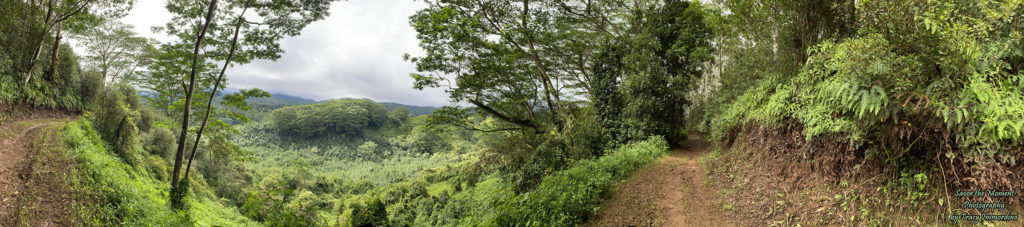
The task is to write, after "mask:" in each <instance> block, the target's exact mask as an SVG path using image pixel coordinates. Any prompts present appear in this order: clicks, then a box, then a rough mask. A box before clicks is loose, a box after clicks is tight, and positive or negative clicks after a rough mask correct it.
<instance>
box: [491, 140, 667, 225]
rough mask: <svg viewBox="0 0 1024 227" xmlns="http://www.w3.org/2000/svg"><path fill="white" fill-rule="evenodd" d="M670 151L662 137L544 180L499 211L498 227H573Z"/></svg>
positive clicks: (505, 202)
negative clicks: (626, 181)
mask: <svg viewBox="0 0 1024 227" xmlns="http://www.w3.org/2000/svg"><path fill="white" fill-rule="evenodd" d="M667 151H668V142H666V140H665V139H664V138H663V137H661V136H653V137H650V138H649V139H647V140H644V141H639V142H633V143H630V144H627V145H624V146H621V147H619V148H616V149H615V150H613V151H611V152H610V154H608V155H605V156H602V157H600V158H598V159H595V160H583V161H580V162H579V163H576V164H575V165H573V166H572V167H570V168H569V169H566V170H563V171H559V172H557V173H555V174H552V175H548V176H546V177H544V179H543V181H542V182H541V183H540V185H539V186H537V187H536V188H535V189H533V190H531V191H529V192H526V193H522V194H518V195H513V194H512V193H508V195H510V196H508V197H506V198H504V199H503V200H501V201H498V203H499V204H500V205H499V206H497V207H496V212H497V215H495V216H494V217H495V218H494V220H492V221H493V223H492V224H494V225H496V226H523V225H525V226H538V225H551V226H573V225H580V224H583V223H584V222H586V220H587V218H589V217H591V216H593V215H594V214H596V213H597V210H598V209H599V208H600V207H599V205H600V204H601V202H602V201H603V200H604V199H606V198H608V196H610V194H611V192H612V188H613V186H614V185H616V184H617V183H619V182H621V181H622V180H624V179H625V178H626V177H628V176H629V175H630V174H631V173H633V172H634V171H636V170H638V169H640V168H642V167H644V166H647V165H648V164H651V163H652V162H654V161H655V160H657V159H658V158H659V157H661V156H662V155H664V154H666V153H667Z"/></svg>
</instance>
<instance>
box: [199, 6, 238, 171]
mask: <svg viewBox="0 0 1024 227" xmlns="http://www.w3.org/2000/svg"><path fill="white" fill-rule="evenodd" d="M248 10H249V5H246V7H245V8H243V9H242V14H239V15H238V22H235V34H234V36H232V37H231V49H230V50H229V51H228V57H227V58H226V59H224V67H222V68H221V69H220V75H218V76H217V81H216V82H214V84H213V91H210V99H209V100H207V101H206V114H205V115H204V116H203V123H202V124H200V125H199V131H198V132H196V142H195V143H192V154H190V155H189V156H188V165H187V166H185V178H188V174H189V172H190V171H191V170H192V160H194V159H195V157H196V149H197V148H199V139H201V138H203V130H206V121H208V120H210V109H212V108H213V98H214V97H216V96H217V88H218V87H220V82H221V81H223V80H224V72H226V71H227V70H228V66H229V65H231V58H232V57H234V56H235V48H236V47H237V46H238V32H239V31H240V30H242V23H243V22H245V18H244V16H245V12H246V11H248Z"/></svg>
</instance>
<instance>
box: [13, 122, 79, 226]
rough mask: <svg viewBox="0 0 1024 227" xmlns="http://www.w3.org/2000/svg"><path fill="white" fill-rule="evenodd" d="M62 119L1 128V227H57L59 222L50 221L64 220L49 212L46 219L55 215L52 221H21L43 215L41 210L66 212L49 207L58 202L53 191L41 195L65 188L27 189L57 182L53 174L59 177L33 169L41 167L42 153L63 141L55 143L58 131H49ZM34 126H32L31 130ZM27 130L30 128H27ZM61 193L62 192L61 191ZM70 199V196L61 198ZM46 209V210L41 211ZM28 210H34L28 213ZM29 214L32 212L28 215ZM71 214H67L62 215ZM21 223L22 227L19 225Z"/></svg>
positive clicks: (43, 218) (54, 186)
mask: <svg viewBox="0 0 1024 227" xmlns="http://www.w3.org/2000/svg"><path fill="white" fill-rule="evenodd" d="M60 121H61V119H36V120H32V121H27V122H31V123H30V124H27V125H26V124H20V125H19V124H15V123H11V124H6V125H4V127H2V128H0V131H2V132H0V139H2V141H0V226H14V225H26V224H27V225H31V226H54V225H55V223H59V222H55V221H52V220H50V219H55V218H57V217H52V216H64V215H62V214H56V215H52V214H49V213H48V212H42V213H46V215H52V216H50V217H41V220H43V222H39V223H32V222H24V221H22V220H19V219H20V218H19V217H22V216H26V215H29V216H36V215H39V214H41V213H40V212H39V211H40V209H46V210H62V211H63V210H66V209H63V208H60V207H52V206H60V205H61V204H59V203H47V202H48V201H49V200H54V199H56V198H53V197H54V196H53V195H52V194H54V193H53V192H52V191H41V190H42V189H54V188H63V187H65V186H64V185H50V186H36V185H34V186H33V187H34V188H32V189H33V190H29V189H30V188H29V187H28V186H27V184H28V183H29V182H34V184H41V183H53V182H51V181H49V180H50V179H49V178H53V176H52V175H53V174H57V173H41V172H39V171H40V170H36V169H33V167H34V166H39V164H37V163H35V162H37V160H36V159H37V158H38V156H39V152H40V149H46V148H52V146H54V143H56V142H57V141H59V140H56V141H54V140H55V138H56V137H55V136H57V135H56V134H57V133H56V129H55V128H52V127H48V126H50V125H53V124H57V123H60ZM28 125H30V126H28ZM26 126H27V127H26ZM41 136H47V137H46V138H43V139H46V140H47V141H46V142H45V143H42V144H35V143H34V142H38V141H37V140H36V139H37V138H41ZM38 161H42V160H38ZM35 177H42V178H43V179H35ZM58 191H60V190H58ZM65 194H66V193H65ZM58 197H66V196H58ZM40 205H42V206H43V207H39V206H40ZM26 208H31V209H27V210H25V209H26ZM26 212H28V213H27V214H26ZM61 213H67V212H61ZM19 223H20V224H19Z"/></svg>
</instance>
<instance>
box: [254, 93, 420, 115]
mask: <svg viewBox="0 0 1024 227" xmlns="http://www.w3.org/2000/svg"><path fill="white" fill-rule="evenodd" d="M340 99H356V98H340ZM362 99H365V100H369V101H371V102H374V103H378V104H381V105H384V106H385V107H387V109H388V111H391V110H393V109H395V108H397V107H402V108H406V109H408V110H409V114H410V115H411V116H412V117H415V116H419V115H427V114H430V113H433V112H434V110H437V109H439V107H433V106H414V105H406V104H401V103H396V102H378V101H376V100H373V99H368V98H362ZM330 100H335V99H328V100H323V101H316V100H312V99H308V98H303V97H298V96H292V95H287V94H281V93H271V95H270V97H266V98H253V99H250V100H249V105H250V106H252V107H253V108H257V107H259V108H262V109H265V110H274V109H277V108H281V107H286V106H294V105H307V104H316V103H322V102H326V101H330Z"/></svg>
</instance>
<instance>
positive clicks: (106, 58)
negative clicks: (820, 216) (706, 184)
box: [0, 0, 1024, 226]
mask: <svg viewBox="0 0 1024 227" xmlns="http://www.w3.org/2000/svg"><path fill="white" fill-rule="evenodd" d="M2 1H3V2H2V3H0V4H2V5H0V110H2V113H0V122H2V123H3V124H6V125H8V126H10V125H14V123H12V122H15V121H18V120H20V119H21V117H19V115H18V114H17V113H16V112H17V111H38V110H41V109H48V110H58V111H62V112H66V113H68V114H70V115H72V117H70V118H71V119H69V120H68V123H66V125H65V126H63V127H60V129H59V138H60V140H59V141H60V146H61V148H62V149H61V150H62V151H64V152H63V155H64V156H66V157H67V158H68V159H69V160H72V161H73V163H74V165H72V166H73V167H71V172H70V173H68V174H67V176H66V177H65V178H63V179H64V180H65V181H66V183H67V184H66V185H67V187H68V188H70V189H69V190H71V191H73V192H74V193H75V194H76V195H77V196H76V197H75V198H74V201H78V202H76V203H75V204H78V205H75V206H74V207H73V209H75V212H74V215H75V218H74V220H77V222H79V223H82V224H83V225H90V226H92V225H96V226H109V225H114V226H140V225H141V226H151V225H157V226H164V225H168V226H182V225H197V226H254V225H269V226H573V225H584V224H587V223H588V221H591V220H592V218H593V217H594V216H595V215H596V214H597V213H598V211H599V210H600V208H601V206H602V202H604V201H605V200H607V199H608V198H609V197H610V196H611V195H612V194H614V193H615V191H616V188H617V185H618V184H620V183H622V182H623V181H624V180H625V179H627V178H628V177H629V176H630V175H631V174H632V173H634V172H636V171H637V170H640V169H642V168H644V167H645V166H648V165H650V164H652V163H655V161H657V160H658V159H659V158H660V157H662V156H663V155H665V154H667V153H668V151H669V149H670V147H677V146H679V145H680V144H684V143H686V142H687V139H688V138H687V135H690V134H693V133H699V134H705V135H708V136H707V137H708V138H709V140H710V141H711V142H712V143H714V144H715V149H716V152H715V153H714V154H713V155H711V156H709V157H705V158H704V159H708V160H711V161H708V162H711V163H714V162H715V161H714V160H716V159H717V160H719V162H722V160H743V159H741V158H742V157H758V156H757V155H758V154H759V152H760V153H766V152H764V150H770V149H782V150H783V151H781V152H779V153H771V154H773V155H775V154H778V155H779V156H801V157H803V158H802V159H799V160H800V161H799V162H803V164H807V165H802V164H801V163H782V164H777V165H779V166H780V168H782V167H793V166H811V167H808V168H807V170H806V171H809V172H812V173H814V174H813V175H815V176H819V175H820V176H824V178H823V179H825V181H824V182H826V183H827V184H828V185H830V186H831V185H836V186H838V185H850V184H851V183H849V182H848V181H850V182H854V180H855V179H856V180H862V179H861V178H860V176H859V175H856V174H855V173H860V172H857V171H861V170H860V168H861V167H862V166H870V168H871V169H874V170H878V171H877V172H873V173H876V175H877V176H876V175H870V176H869V177H866V178H870V179H869V180H866V181H864V182H867V183H864V184H866V185H870V186H872V187H874V186H877V189H875V188H872V190H876V191H883V190H884V192H886V193H888V192H890V191H891V192H892V193H889V194H878V195H877V196H883V197H879V198H884V199H882V200H881V201H885V203H884V204H878V205H877V206H870V205H864V206H861V207H859V208H860V210H857V209H852V210H846V211H844V212H849V213H855V214H854V216H856V218H849V217H847V218H843V216H840V217H838V218H835V220H828V221H825V222H819V223H818V224H826V225H829V224H844V223H845V224H846V225H869V224H876V225H893V224H895V225H900V224H902V223H905V222H899V221H896V220H894V218H892V216H887V215H897V214H900V213H899V212H896V211H893V212H892V213H885V211H875V210H871V209H879V210H883V209H886V207H893V206H895V205H894V204H895V203H898V204H903V205H905V204H913V205H912V206H910V207H918V206H921V207H938V208H941V209H942V210H944V212H947V213H942V214H940V215H949V214H950V213H956V212H969V211H963V210H960V209H958V207H955V206H951V205H950V204H951V203H953V201H954V200H953V199H954V198H953V197H952V196H951V195H950V192H951V191H952V190H956V189H968V188H969V189H976V188H985V189H1002V190H1016V191H1020V190H1021V189H1024V183H1022V182H1024V168H1022V167H1021V163H1019V162H1018V161H1022V160H1024V151H1022V149H1024V74H1022V72H1021V69H1022V68H1024V34H1022V33H1021V32H1022V30H1024V21H1022V17H1024V2H1021V1H1014V0H1010V1H967V0H955V1H932V0H901V1H878V0H863V1H852V0H842V1H815V0H711V1H694V2H689V1H682V0H642V1H624V0H608V1H590V0H536V1H530V0H522V1H511V0H482V1H474V0H438V1H434V0H427V1H425V2H426V5H427V6H426V8H423V9H421V10H419V11H418V12H417V13H415V14H414V15H411V16H410V17H409V18H408V19H409V22H410V24H411V25H412V27H413V28H414V29H415V31H416V38H417V40H418V42H419V47H420V48H422V49H423V50H424V51H423V52H422V53H421V54H406V55H405V56H395V57H396V58H398V57H403V58H404V59H405V60H406V61H408V62H410V63H413V64H415V69H416V72H413V73H411V75H410V77H411V78H410V80H412V81H413V83H414V87H413V89H421V90H422V89H426V88H440V89H443V90H444V92H445V93H446V94H447V95H448V97H449V101H450V102H451V103H452V105H450V106H444V107H420V106H409V105H402V104H397V103H379V102H375V101H373V100H368V99H350V98H339V99H333V100H326V101H314V100H309V99H304V98H299V97H291V96H286V95H273V96H272V95H271V94H270V93H269V92H266V91H263V90H260V89H241V90H232V91H225V89H226V88H227V84H228V76H229V75H226V74H228V73H226V70H227V69H228V68H230V67H233V66H237V65H242V64H250V63H253V62H254V61H256V60H276V59H279V58H281V54H282V53H283V51H284V50H283V49H282V47H281V45H280V42H281V40H282V39H284V38H286V37H290V36H297V35H299V34H301V32H302V29H303V28H305V27H306V26H307V25H309V24H310V23H312V22H315V21H318V20H322V19H324V18H325V17H328V16H330V15H329V13H328V12H329V8H330V7H331V6H332V5H331V3H332V2H335V1H332V0H301V1H285V0H210V1H207V0H168V1H166V9H167V10H168V11H169V12H170V13H171V15H172V19H171V20H170V21H168V22H167V23H166V24H165V25H163V26H160V27H158V28H156V29H155V30H156V31H158V32H160V33H163V34H166V35H168V36H170V37H172V41H168V42H159V41H156V40H153V39H148V38H145V37H142V36H141V35H139V34H136V33H134V32H133V31H132V28H131V25H128V24H125V23H124V22H121V21H120V18H122V17H124V16H125V15H126V13H127V12H128V11H130V10H131V9H132V6H133V4H135V1H134V0H2ZM67 39H73V40H75V44H76V47H74V48H73V47H72V46H71V45H69V44H68V42H67ZM758 130H761V131H758ZM755 132H756V133H755ZM762 132H766V133H762ZM762 135H772V136H764V137H763V139H761V138H762V137H759V136H762ZM780 135H781V136H780ZM750 137H758V138H757V139H750ZM758 139H760V141H764V140H778V141H796V142H793V143H792V144H797V145H794V146H793V147H786V148H766V147H761V148H758V147H756V146H753V145H754V144H756V143H753V142H751V141H754V140H758ZM740 148H743V149H740ZM758 149H761V150H760V151H759V150H758ZM785 149H790V150H785ZM773 151H774V150H773ZM723 157H725V158H723ZM702 160H703V159H702ZM702 162H704V161H702ZM718 165H726V166H732V165H739V163H728V162H726V163H719V164H718ZM193 169H194V170H195V171H191V170H193ZM725 169H728V168H725ZM864 169H869V167H864ZM864 171H866V170H864ZM872 171H873V170H872ZM727 175H728V174H727ZM856 182H858V183H859V182H862V181H856ZM858 185H863V184H858ZM843 187H846V186H843ZM781 196H782V195H781V194H780V197H781ZM836 198H839V195H836ZM1021 198H1022V197H1019V196H1018V197H1011V198H1009V199H1010V200H1011V201H1016V202H1020V201H1021ZM890 200H892V201H896V202H894V204H890V203H889V202H890ZM868 202H878V201H877V200H870V199H868V198H858V197H854V200H852V202H850V203H857V204H861V203H863V204H867V203H868ZM768 203H771V201H768ZM836 204H838V202H837V203H836ZM846 204H847V203H846V202H843V206H847V205H846ZM890 205H891V206H890ZM919 210H920V209H917V211H919ZM819 211H820V210H819ZM903 211H904V212H905V213H911V214H910V215H911V216H913V213H912V212H914V211H915V209H909V208H908V209H907V210H903ZM773 213H774V210H773ZM862 213H863V214H862ZM905 213H904V215H906V214H905ZM830 215H831V214H830ZM830 217H831V216H830ZM0 221H4V220H0ZM917 221H921V220H917ZM924 221H926V222H928V221H934V220H930V219H929V220H924ZM3 223H6V222H0V224H3ZM755 223H757V222H755ZM766 223H767V222H766ZM15 224H17V223H15ZM760 224H765V223H760ZM786 224H798V223H788V222H787V223H786Z"/></svg>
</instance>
